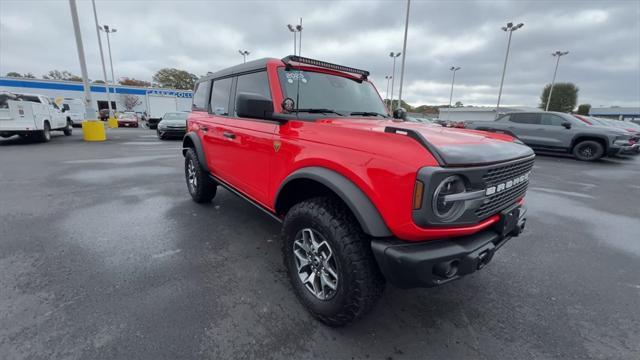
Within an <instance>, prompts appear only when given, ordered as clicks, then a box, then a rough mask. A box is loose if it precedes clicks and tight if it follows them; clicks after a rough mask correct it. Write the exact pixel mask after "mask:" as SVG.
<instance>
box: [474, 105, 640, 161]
mask: <svg viewBox="0 0 640 360" xmlns="http://www.w3.org/2000/svg"><path fill="white" fill-rule="evenodd" d="M466 127H467V128H469V129H476V130H486V131H492V132H499V133H506V134H509V135H513V136H515V137H517V138H518V139H520V141H522V142H523V143H525V144H527V145H529V146H530V147H531V148H532V149H534V150H537V151H541V152H551V153H564V154H567V153H568V154H572V155H573V156H575V157H576V158H577V159H579V160H584V161H593V160H597V159H599V158H601V157H603V156H606V155H608V156H612V155H617V154H621V153H627V152H633V151H636V150H635V149H637V147H638V146H639V145H638V144H636V143H634V142H633V141H632V136H631V135H630V134H629V133H628V132H627V131H625V130H622V129H616V128H614V127H604V126H594V125H588V124H586V123H585V122H583V121H582V120H579V119H577V118H575V117H574V116H572V115H570V114H565V113H560V112H551V111H549V112H544V111H540V112H517V113H510V114H505V115H503V116H501V117H499V118H498V119H496V120H495V121H469V122H467V124H466Z"/></svg>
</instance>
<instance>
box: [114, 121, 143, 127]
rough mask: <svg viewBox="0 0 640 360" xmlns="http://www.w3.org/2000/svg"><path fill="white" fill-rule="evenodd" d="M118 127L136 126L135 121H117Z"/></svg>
mask: <svg viewBox="0 0 640 360" xmlns="http://www.w3.org/2000/svg"><path fill="white" fill-rule="evenodd" d="M118 127H138V123H137V122H135V121H118Z"/></svg>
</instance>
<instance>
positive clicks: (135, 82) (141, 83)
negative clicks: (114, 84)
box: [118, 77, 151, 87]
mask: <svg viewBox="0 0 640 360" xmlns="http://www.w3.org/2000/svg"><path fill="white" fill-rule="evenodd" d="M118 82H119V83H120V85H127V86H140V87H150V86H151V83H150V82H148V81H144V80H138V79H133V78H128V77H125V78H122V79H120V80H119V81H118Z"/></svg>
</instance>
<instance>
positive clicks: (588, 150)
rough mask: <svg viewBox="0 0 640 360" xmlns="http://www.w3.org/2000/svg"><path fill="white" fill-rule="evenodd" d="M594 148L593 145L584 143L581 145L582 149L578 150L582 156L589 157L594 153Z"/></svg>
mask: <svg viewBox="0 0 640 360" xmlns="http://www.w3.org/2000/svg"><path fill="white" fill-rule="evenodd" d="M594 152H595V151H594V149H593V147H591V146H589V145H586V146H584V147H582V149H581V150H580V153H581V154H582V156H584V157H585V158H588V159H590V158H591V157H593V154H594Z"/></svg>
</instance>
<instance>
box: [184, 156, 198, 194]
mask: <svg viewBox="0 0 640 360" xmlns="http://www.w3.org/2000/svg"><path fill="white" fill-rule="evenodd" d="M187 181H188V182H189V189H190V190H191V191H192V192H195V191H196V189H197V188H198V178H197V177H196V166H195V165H194V163H193V160H189V164H188V165H187Z"/></svg>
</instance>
